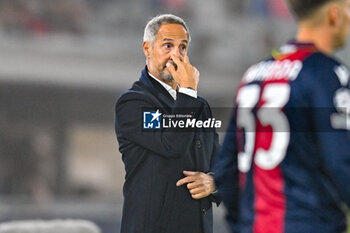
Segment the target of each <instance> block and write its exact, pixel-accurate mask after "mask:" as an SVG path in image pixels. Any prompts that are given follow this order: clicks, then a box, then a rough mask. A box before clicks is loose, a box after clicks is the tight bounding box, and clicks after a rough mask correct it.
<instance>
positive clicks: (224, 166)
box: [214, 112, 239, 232]
mask: <svg viewBox="0 0 350 233" xmlns="http://www.w3.org/2000/svg"><path fill="white" fill-rule="evenodd" d="M214 173H215V184H216V186H217V189H218V191H219V197H220V199H221V200H222V201H223V203H224V205H225V207H226V210H227V213H226V220H227V222H228V224H229V225H230V228H231V230H232V232H236V230H235V229H236V228H237V227H238V226H237V222H238V203H239V202H238V196H239V189H238V182H239V172H238V162H237V145H236V121H235V114H234V112H233V114H232V116H231V120H230V124H229V127H228V129H227V132H226V136H225V139H224V143H223V145H222V149H221V151H220V153H219V158H218V159H217V161H216V163H215V166H214Z"/></svg>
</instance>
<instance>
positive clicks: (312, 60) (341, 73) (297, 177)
mask: <svg viewBox="0 0 350 233" xmlns="http://www.w3.org/2000/svg"><path fill="white" fill-rule="evenodd" d="M349 78H350V77H349V71H348V70H347V68H346V67H345V66H344V65H342V64H341V63H339V62H338V61H336V59H334V58H332V57H330V56H327V55H326V54H324V53H322V52H320V51H318V50H317V48H316V47H315V46H314V45H313V44H302V43H297V42H295V41H292V42H290V43H287V44H285V45H284V46H282V47H281V48H280V49H278V50H274V51H273V52H272V56H271V57H270V58H269V59H267V60H264V61H262V62H260V63H258V64H256V65H253V66H252V67H250V68H249V69H248V70H247V71H246V73H245V74H244V76H243V78H242V81H241V84H240V86H239V88H238V90H237V94H236V100H235V102H236V107H235V110H234V112H233V114H232V118H231V122H230V126H229V128H228V130H227V134H226V137H225V140H224V144H223V148H222V151H221V154H220V156H219V159H218V161H217V163H216V166H215V179H216V185H217V187H218V190H219V194H220V197H221V198H222V200H223V202H224V204H225V206H226V207H227V210H228V215H227V219H228V222H229V223H230V226H231V228H232V231H233V232H241V233H301V232H303V233H304V232H305V233H343V232H344V231H345V230H346V221H345V215H344V212H343V209H342V207H343V205H344V204H346V205H348V206H349V205H350V185H349V184H350V133H349V129H350V86H349V85H350V84H349Z"/></svg>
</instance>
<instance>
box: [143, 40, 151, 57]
mask: <svg viewBox="0 0 350 233" xmlns="http://www.w3.org/2000/svg"><path fill="white" fill-rule="evenodd" d="M142 47H143V53H144V54H145V56H146V58H147V59H149V58H150V56H151V52H152V45H151V43H150V42H149V41H144V42H143V44H142Z"/></svg>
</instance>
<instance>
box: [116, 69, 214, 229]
mask: <svg viewBox="0 0 350 233" xmlns="http://www.w3.org/2000/svg"><path fill="white" fill-rule="evenodd" d="M143 108H151V109H153V110H154V111H156V110H157V109H160V111H161V112H162V113H163V114H192V115H193V114H194V115H196V116H197V117H199V118H200V119H207V118H210V117H212V114H211V110H210V107H209V105H208V103H207V102H206V101H205V100H204V99H203V98H201V97H198V98H193V97H191V96H189V95H186V94H183V93H178V94H177V98H176V100H174V99H173V98H172V97H171V95H170V94H169V93H168V92H167V91H166V90H165V89H164V87H162V86H161V84H160V83H158V82H157V81H156V80H153V79H152V78H151V77H150V76H149V74H148V71H147V67H146V68H145V69H144V70H143V71H142V75H141V78H140V80H139V81H137V82H135V83H134V84H133V85H132V87H131V88H130V89H129V90H127V91H126V92H124V93H123V94H122V95H121V96H120V98H119V99H118V101H117V104H116V109H115V110H116V120H115V130H116V134H117V138H118V141H119V150H120V152H121V153H122V159H123V162H124V165H125V171H126V176H125V183H124V188H123V194H124V206H123V217H122V227H121V233H212V232H213V215H212V208H211V206H212V200H213V197H212V196H209V197H206V198H203V199H201V200H195V199H193V198H192V197H191V195H190V192H189V190H188V189H187V187H186V185H182V186H180V187H177V186H176V182H177V181H178V180H179V179H182V178H184V175H183V171H184V170H188V171H201V172H204V173H207V172H209V171H210V170H211V167H212V164H213V162H214V159H215V157H216V154H217V151H218V136H217V134H216V132H215V130H213V129H212V130H209V131H206V132H204V131H203V130H201V129H193V130H190V131H188V130H187V132H186V130H178V131H176V132H175V131H174V130H169V129H164V128H163V129H159V130H150V131H147V130H143V129H142V124H143V119H142V111H143Z"/></svg>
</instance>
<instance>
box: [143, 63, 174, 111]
mask: <svg viewBox="0 0 350 233" xmlns="http://www.w3.org/2000/svg"><path fill="white" fill-rule="evenodd" d="M140 82H141V83H143V84H144V87H145V88H146V89H147V90H148V91H150V92H151V93H152V94H153V95H155V96H156V97H157V99H158V100H159V101H161V102H162V103H164V104H165V106H168V107H172V106H173V105H174V102H175V100H174V99H173V97H172V96H171V95H170V94H169V92H168V91H167V90H166V89H165V88H164V87H163V86H162V85H161V84H160V83H158V82H157V81H156V80H154V79H153V78H152V77H150V76H149V74H148V70H147V67H145V69H143V70H142V74H141V77H140Z"/></svg>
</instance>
